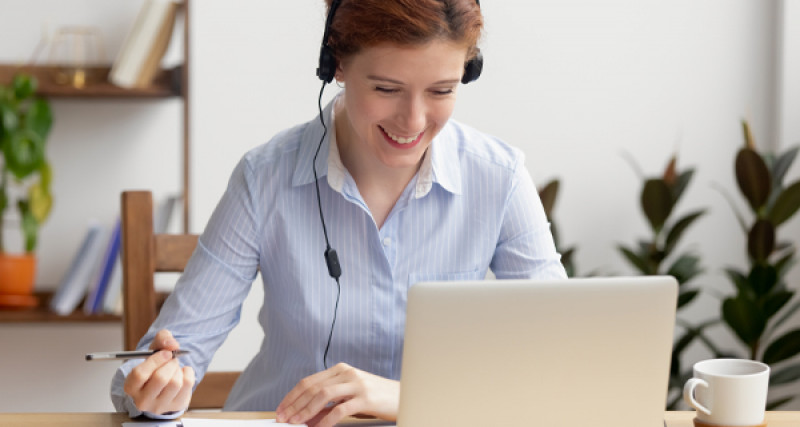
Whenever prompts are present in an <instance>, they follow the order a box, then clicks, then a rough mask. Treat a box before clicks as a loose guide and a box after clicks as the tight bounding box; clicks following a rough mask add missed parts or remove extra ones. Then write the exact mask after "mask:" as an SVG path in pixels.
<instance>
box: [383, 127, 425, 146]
mask: <svg viewBox="0 0 800 427" xmlns="http://www.w3.org/2000/svg"><path fill="white" fill-rule="evenodd" d="M383 131H384V132H386V135H389V138H392V141H394V142H396V143H398V144H408V143H410V142H411V141H414V140H415V139H417V137H418V136H419V134H417V135H415V136H412V137H410V138H403V137H402V136H397V135H395V134H393V133H391V132H389V131H388V130H386V129H383Z"/></svg>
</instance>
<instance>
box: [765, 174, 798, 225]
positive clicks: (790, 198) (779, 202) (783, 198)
mask: <svg viewBox="0 0 800 427" xmlns="http://www.w3.org/2000/svg"><path fill="white" fill-rule="evenodd" d="M798 209H800V181H796V182H795V183H794V184H792V185H790V186H789V187H787V188H786V189H785V190H783V191H781V192H780V194H779V195H778V198H777V199H776V200H775V204H774V205H773V206H772V209H771V210H770V212H769V219H770V220H772V223H773V224H775V227H778V226H779V225H781V224H783V223H784V222H785V221H786V220H787V219H789V218H791V217H792V215H794V214H795V213H796V212H797V210H798Z"/></svg>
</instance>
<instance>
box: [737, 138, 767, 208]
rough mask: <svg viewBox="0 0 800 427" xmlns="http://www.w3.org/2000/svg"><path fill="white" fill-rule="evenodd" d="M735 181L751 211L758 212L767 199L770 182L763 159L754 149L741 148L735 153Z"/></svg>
mask: <svg viewBox="0 0 800 427" xmlns="http://www.w3.org/2000/svg"><path fill="white" fill-rule="evenodd" d="M736 182H737V183H738V184H739V189H740V190H741V191H742V194H744V196H745V198H746V199H747V202H748V203H750V207H751V208H752V209H753V212H758V211H759V210H760V209H761V207H762V206H764V204H765V203H766V202H767V199H769V192H770V187H771V185H772V182H771V177H770V173H769V169H767V165H766V163H764V159H762V158H761V156H759V155H758V153H757V152H756V151H755V150H752V149H749V148H743V149H741V150H739V153H738V154H737V155H736Z"/></svg>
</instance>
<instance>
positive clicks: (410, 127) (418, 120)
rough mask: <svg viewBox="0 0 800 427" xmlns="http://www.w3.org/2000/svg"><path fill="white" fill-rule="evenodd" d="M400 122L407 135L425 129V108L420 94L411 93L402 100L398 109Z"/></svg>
mask: <svg viewBox="0 0 800 427" xmlns="http://www.w3.org/2000/svg"><path fill="white" fill-rule="evenodd" d="M399 116H400V117H399V118H400V123H401V125H402V126H403V127H404V130H405V131H406V132H409V135H405V136H412V134H417V133H419V132H422V130H423V129H425V117H426V108H425V101H424V99H423V98H422V97H421V96H416V95H411V96H409V97H408V98H407V99H406V100H405V101H404V102H403V106H402V107H401V108H400V111H399Z"/></svg>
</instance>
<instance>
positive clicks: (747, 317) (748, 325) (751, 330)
mask: <svg viewBox="0 0 800 427" xmlns="http://www.w3.org/2000/svg"><path fill="white" fill-rule="evenodd" d="M722 318H723V320H725V323H727V324H728V326H730V328H731V330H733V332H734V333H735V334H736V336H737V337H739V339H740V340H742V342H743V343H744V344H745V345H747V347H749V348H753V347H754V346H755V345H756V344H757V343H758V340H759V339H760V338H761V334H763V333H764V329H765V328H766V326H767V321H766V319H765V318H764V315H763V314H762V313H761V310H759V308H758V306H757V305H756V303H755V302H753V301H752V300H750V299H748V298H744V297H742V295H739V296H737V297H735V298H727V299H726V300H725V301H723V303H722Z"/></svg>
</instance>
